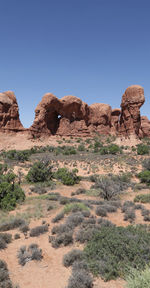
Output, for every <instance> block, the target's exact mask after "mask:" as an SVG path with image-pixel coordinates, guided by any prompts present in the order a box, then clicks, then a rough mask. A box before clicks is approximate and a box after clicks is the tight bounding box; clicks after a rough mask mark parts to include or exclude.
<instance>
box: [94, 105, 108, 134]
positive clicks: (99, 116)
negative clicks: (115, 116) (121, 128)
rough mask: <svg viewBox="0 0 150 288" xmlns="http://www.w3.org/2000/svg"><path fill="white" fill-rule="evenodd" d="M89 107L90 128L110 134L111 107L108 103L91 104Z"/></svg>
mask: <svg viewBox="0 0 150 288" xmlns="http://www.w3.org/2000/svg"><path fill="white" fill-rule="evenodd" d="M89 109H90V113H89V119H88V125H89V130H90V131H91V132H98V133H100V134H109V133H110V128H111V107H110V106H109V105H107V104H101V103H96V104H92V105H90V107H89Z"/></svg>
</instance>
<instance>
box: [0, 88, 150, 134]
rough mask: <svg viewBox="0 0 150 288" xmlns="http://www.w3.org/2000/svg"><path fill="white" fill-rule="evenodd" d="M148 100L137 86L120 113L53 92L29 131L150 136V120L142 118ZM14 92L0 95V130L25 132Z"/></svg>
mask: <svg viewBox="0 0 150 288" xmlns="http://www.w3.org/2000/svg"><path fill="white" fill-rule="evenodd" d="M144 101H145V98H144V90H143V88H142V87H141V86H138V85H134V86H131V87H129V88H127V89H126V91H125V93H124V94H123V96H122V102H121V110H120V109H118V108H116V109H113V110H112V109H111V107H110V106H109V105H107V104H101V103H95V104H92V105H90V106H88V104H86V103H84V102H83V101H82V100H81V99H79V98H77V97H75V96H70V95H69V96H65V97H63V98H61V99H58V98H57V97H56V96H54V95H53V94H51V93H47V94H45V95H44V96H43V98H42V100H41V102H40V103H39V104H38V105H37V107H36V109H35V120H34V122H33V124H32V126H31V127H30V128H29V129H26V130H28V131H29V132H30V133H31V135H32V136H33V137H35V136H37V137H40V136H41V135H47V136H50V135H61V136H71V135H72V136H90V135H93V134H94V133H95V132H96V133H99V134H110V135H116V136H117V135H118V136H121V137H122V136H123V137H129V136H131V135H134V136H137V137H150V121H149V120H148V118H147V117H145V116H143V117H141V116H140V107H141V106H142V105H143V103H144ZM24 130H25V129H24V128H23V126H22V124H21V122H20V120H19V112H18V104H17V101H16V97H15V95H14V93H13V92H11V91H7V92H4V93H0V131H15V132H17V131H24Z"/></svg>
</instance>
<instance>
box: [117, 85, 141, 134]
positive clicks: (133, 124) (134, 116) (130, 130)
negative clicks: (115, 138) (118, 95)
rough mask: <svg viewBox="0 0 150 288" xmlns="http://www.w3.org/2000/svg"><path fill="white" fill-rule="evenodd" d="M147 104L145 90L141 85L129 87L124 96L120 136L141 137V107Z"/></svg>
mask: <svg viewBox="0 0 150 288" xmlns="http://www.w3.org/2000/svg"><path fill="white" fill-rule="evenodd" d="M144 102H145V97H144V89H143V88H142V87H141V86H139V85H133V86H131V87H128V88H127V89H126V91H125V93H124V94H123V96H122V102H121V117H120V127H119V134H120V135H121V136H129V135H132V134H133V135H136V136H138V135H139V130H140V127H141V117H140V107H141V106H142V105H143V103H144Z"/></svg>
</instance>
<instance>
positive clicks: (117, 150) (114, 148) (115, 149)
mask: <svg viewBox="0 0 150 288" xmlns="http://www.w3.org/2000/svg"><path fill="white" fill-rule="evenodd" d="M108 151H109V154H113V155H115V154H117V153H120V154H121V153H122V149H121V148H120V147H119V146H118V145H117V144H111V145H109V146H108Z"/></svg>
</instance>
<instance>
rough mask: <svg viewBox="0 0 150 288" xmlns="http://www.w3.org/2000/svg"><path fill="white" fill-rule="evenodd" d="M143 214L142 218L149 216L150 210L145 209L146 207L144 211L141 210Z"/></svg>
mask: <svg viewBox="0 0 150 288" xmlns="http://www.w3.org/2000/svg"><path fill="white" fill-rule="evenodd" d="M141 214H142V216H149V214H150V210H148V209H145V207H144V208H142V210H141Z"/></svg>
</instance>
